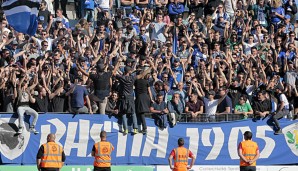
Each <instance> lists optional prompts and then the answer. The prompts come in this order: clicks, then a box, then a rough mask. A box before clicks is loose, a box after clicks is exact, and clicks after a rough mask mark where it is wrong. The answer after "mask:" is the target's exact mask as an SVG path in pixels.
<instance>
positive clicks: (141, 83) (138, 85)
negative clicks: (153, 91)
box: [135, 79, 149, 96]
mask: <svg viewBox="0 0 298 171" xmlns="http://www.w3.org/2000/svg"><path fill="white" fill-rule="evenodd" d="M148 87H149V82H148V80H146V79H138V80H136V81H135V92H136V95H137V96H138V95H139V94H146V93H148Z"/></svg>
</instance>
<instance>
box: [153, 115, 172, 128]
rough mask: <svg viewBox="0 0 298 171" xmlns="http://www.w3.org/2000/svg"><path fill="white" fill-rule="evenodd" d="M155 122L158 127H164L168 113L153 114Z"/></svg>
mask: <svg viewBox="0 0 298 171" xmlns="http://www.w3.org/2000/svg"><path fill="white" fill-rule="evenodd" d="M153 117H154V118H155V123H156V125H157V126H158V127H160V128H166V127H167V126H168V115H167V114H153Z"/></svg>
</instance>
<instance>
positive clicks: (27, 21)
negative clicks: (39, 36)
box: [2, 0, 41, 36]
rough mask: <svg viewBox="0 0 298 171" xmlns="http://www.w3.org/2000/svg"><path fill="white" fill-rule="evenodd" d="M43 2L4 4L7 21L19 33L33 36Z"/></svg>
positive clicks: (26, 0) (20, 0)
mask: <svg viewBox="0 0 298 171" xmlns="http://www.w3.org/2000/svg"><path fill="white" fill-rule="evenodd" d="M40 1H41V0H8V1H5V2H4V3H3V4H2V8H3V11H4V14H5V16H6V19H7V21H8V23H9V25H10V26H12V27H13V28H14V29H15V30H16V31H17V32H21V33H24V34H29V35H30V36H33V35H34V34H35V33H36V29H37V16H38V9H39V5H40Z"/></svg>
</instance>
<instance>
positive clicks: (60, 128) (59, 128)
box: [39, 118, 66, 146]
mask: <svg viewBox="0 0 298 171" xmlns="http://www.w3.org/2000/svg"><path fill="white" fill-rule="evenodd" d="M48 122H49V123H51V124H52V125H53V126H55V128H56V132H55V135H56V139H55V140H56V143H57V144H59V145H61V146H62V144H61V143H60V142H59V141H60V139H61V138H62V137H63V136H64V134H65V132H66V126H65V124H64V123H63V122H61V120H60V119H57V118H55V119H51V120H48ZM49 133H53V132H51V126H50V125H42V126H41V138H40V144H39V146H41V145H42V144H44V143H46V141H47V136H48V134H49Z"/></svg>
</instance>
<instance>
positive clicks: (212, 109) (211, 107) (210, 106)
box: [204, 97, 218, 115]
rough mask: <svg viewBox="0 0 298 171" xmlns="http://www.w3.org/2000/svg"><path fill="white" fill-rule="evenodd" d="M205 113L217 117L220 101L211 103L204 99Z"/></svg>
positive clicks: (215, 100) (216, 100)
mask: <svg viewBox="0 0 298 171" xmlns="http://www.w3.org/2000/svg"><path fill="white" fill-rule="evenodd" d="M204 104H205V112H206V114H207V115H215V113H216V109H217V106H218V99H214V100H212V101H210V100H209V99H207V98H205V97H204Z"/></svg>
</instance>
